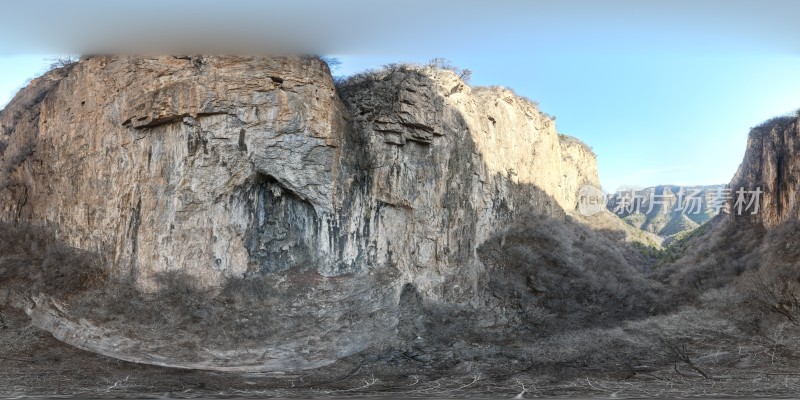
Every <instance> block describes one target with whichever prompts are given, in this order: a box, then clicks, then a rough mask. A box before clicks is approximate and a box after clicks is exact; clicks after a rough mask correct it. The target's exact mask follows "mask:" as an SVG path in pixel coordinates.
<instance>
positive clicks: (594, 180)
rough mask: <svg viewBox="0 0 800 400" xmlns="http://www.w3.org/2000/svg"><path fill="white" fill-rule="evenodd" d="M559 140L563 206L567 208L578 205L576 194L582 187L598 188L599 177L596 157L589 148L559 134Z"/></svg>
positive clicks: (570, 137) (572, 138) (578, 141)
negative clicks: (563, 196)
mask: <svg viewBox="0 0 800 400" xmlns="http://www.w3.org/2000/svg"><path fill="white" fill-rule="evenodd" d="M559 138H560V139H561V140H560V143H561V165H562V173H563V174H562V176H563V180H562V182H563V183H562V187H563V189H564V195H565V196H566V197H565V198H564V204H565V205H566V206H567V207H569V206H571V205H572V206H574V205H575V204H577V203H578V192H580V190H581V187H583V186H584V185H592V186H594V187H596V188H600V176H599V174H598V172H597V157H596V156H595V154H594V151H592V149H591V148H590V147H589V146H587V145H586V144H585V143H583V142H581V141H580V140H578V139H576V138H574V137H572V136H568V135H564V134H560V135H559Z"/></svg>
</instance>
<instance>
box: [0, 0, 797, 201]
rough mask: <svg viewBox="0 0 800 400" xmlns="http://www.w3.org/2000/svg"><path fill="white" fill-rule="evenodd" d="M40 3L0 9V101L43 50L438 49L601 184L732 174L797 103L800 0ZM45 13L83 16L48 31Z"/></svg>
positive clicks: (347, 70)
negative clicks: (550, 124)
mask: <svg viewBox="0 0 800 400" xmlns="http://www.w3.org/2000/svg"><path fill="white" fill-rule="evenodd" d="M148 1H150V0H146V1H145V3H147V2H148ZM39 3H46V4H48V5H51V6H52V7H43V6H42V5H41V4H38V3H37V4H38V7H37V6H36V5H34V6H28V5H23V4H22V3H19V4H14V5H12V6H11V7H10V9H8V10H7V12H6V13H5V14H4V15H3V16H2V17H0V18H2V21H3V24H1V25H0V37H2V38H3V39H0V72H2V74H0V105H3V104H5V103H6V102H7V100H8V99H9V98H10V96H11V95H13V93H14V92H16V90H17V89H19V88H20V87H21V86H23V85H24V83H25V81H26V80H27V79H29V78H32V77H34V76H36V75H38V74H40V73H41V72H43V71H44V70H45V69H46V66H47V65H48V64H49V61H46V60H45V59H47V58H50V57H52V56H47V55H46V54H64V53H72V54H78V53H83V54H85V53H96V52H113V51H115V50H116V51H117V52H165V51H176V50H189V49H191V50H203V51H216V52H222V51H221V49H227V48H231V49H233V50H232V51H231V52H265V51H270V50H274V49H279V50H284V51H285V50H287V49H289V50H293V51H302V52H306V53H318V54H332V55H335V56H336V57H338V58H339V59H340V60H341V61H342V65H341V66H340V68H339V69H338V70H336V71H334V74H335V75H349V74H352V73H355V72H359V71H362V70H364V69H368V68H375V67H378V66H380V65H382V64H386V63H392V62H403V61H410V62H418V63H424V62H426V61H428V60H429V59H431V58H434V57H444V58H447V59H449V60H451V61H452V63H453V64H454V65H456V66H458V67H461V68H469V69H471V70H472V71H473V76H472V84H473V85H502V86H507V87H510V88H513V89H514V90H515V91H516V92H517V93H519V94H521V95H524V96H527V97H529V98H531V99H533V100H536V101H538V102H539V103H540V108H541V109H542V110H543V111H545V112H547V113H549V114H551V115H555V116H556V117H557V120H556V125H557V127H558V129H559V131H560V132H563V133H567V134H570V135H573V136H576V137H578V138H580V139H581V140H583V141H584V142H586V143H587V144H588V145H590V146H591V147H592V148H593V149H594V150H595V152H596V153H597V155H598V164H599V170H600V178H601V182H602V183H603V186H604V187H605V189H607V190H614V189H616V188H617V187H618V186H620V185H641V186H652V185H656V184H679V185H696V184H715V183H727V182H728V181H729V180H730V178H731V177H732V175H733V174H734V173H735V171H736V168H737V166H738V165H739V163H740V162H741V160H742V156H743V154H744V149H745V145H746V140H747V134H748V131H749V128H750V127H752V126H754V125H757V124H758V123H759V122H761V121H763V120H766V119H768V118H771V117H773V116H777V115H780V114H784V113H788V112H791V111H793V110H796V109H798V108H800V41H798V40H797V38H800V24H797V23H796V21H795V20H796V17H797V16H798V15H800V2H798V1H789V0H771V1H760V2H752V1H744V0H725V1H722V0H708V1H684V0H677V1H673V2H669V3H665V2H664V3H663V4H658V3H661V2H658V3H657V2H641V1H632V0H628V1H623V0H612V1H606V2H592V1H581V0H560V1H530V2H523V1H514V0H499V1H492V2H478V1H461V2H455V1H444V2H430V1H418V0H412V1H409V2H402V3H394V4H391V5H390V4H389V3H381V2H366V1H355V0H350V1H344V2H340V3H337V4H336V5H335V6H334V5H330V4H329V3H326V2H322V1H315V0H306V1H300V2H293V3H289V2H263V3H256V4H261V5H253V3H249V2H246V1H243V0H235V1H233V3H236V4H235V5H227V6H226V8H225V10H215V9H214V8H213V7H212V5H214V4H217V3H214V2H204V1H201V2H200V3H207V5H208V6H209V8H208V10H207V11H202V10H204V8H203V7H201V6H198V3H197V2H195V3H191V4H193V5H194V7H192V8H191V10H193V11H186V8H183V9H181V8H180V6H181V5H183V6H186V5H187V4H189V3H187V2H185V1H176V2H172V3H169V4H170V5H167V6H165V5H163V3H158V5H156V3H155V2H154V4H151V6H152V7H156V8H157V9H159V10H161V11H160V12H159V13H157V14H155V15H151V19H150V20H149V21H150V22H149V24H150V25H148V26H141V24H142V23H143V22H142V20H141V19H138V20H137V15H138V14H137V13H140V12H142V11H141V10H148V9H149V8H148V6H146V5H142V4H141V3H137V4H136V6H137V7H136V8H134V7H132V6H131V8H130V10H120V8H124V7H126V6H124V5H115V6H109V5H108V4H109V3H114V2H99V1H84V2H78V4H83V5H86V8H85V9H81V7H75V6H71V7H70V8H64V7H63V6H56V4H61V3H57V2H39ZM600 3H602V4H600ZM25 4H28V3H25ZM265 4H267V5H268V6H265ZM26 7H28V8H26ZM59 7H60V8H59ZM170 7H176V9H175V10H174V11H175V13H174V14H171V13H170V12H169V11H170ZM53 8H54V9H53ZM73 8H75V9H77V11H76V10H75V9H73ZM42 10H46V11H44V12H43V11H42ZM198 10H199V11H198ZM309 10H314V11H316V12H311V11H309ZM26 13H28V14H30V15H32V16H35V19H30V18H28V20H26V15H28V14H26ZM69 13H75V15H74V16H72V17H70V16H69ZM104 13H105V14H104ZM187 13H189V14H187ZM51 14H52V15H51ZM169 15H181V16H182V18H180V19H170V18H166V17H165V16H169ZM106 16H113V17H109V18H104V17H106ZM119 16H125V17H126V19H120V20H116V19H115V18H117V17H119ZM187 17H191V18H187ZM50 18H52V19H53V20H54V21H55V20H57V19H59V18H60V19H63V18H74V20H75V21H78V22H82V21H86V22H87V23H78V24H76V25H75V26H74V27H72V28H71V29H70V30H69V31H61V32H58V34H57V35H52V37H49V36H47V35H46V33H47V28H46V27H47V26H49V25H48V24H49V23H52V22H53V21H50V20H49V19H50ZM203 18H209V20H208V21H209V22H207V23H203V21H204V19H203ZM91 21H103V23H102V24H93V23H89V22H91ZM126 21H129V22H126ZM182 21H191V22H192V24H188V22H187V25H185V26H184V25H182V24H183V23H184V22H182ZM137 23H138V24H139V25H136V24H137ZM166 27H168V28H166ZM144 28H147V29H144ZM101 29H104V30H103V31H102V34H98V33H99V32H98V30H101ZM193 29H194V30H193ZM26 30H28V31H30V32H25V31H26ZM222 32H225V33H222ZM11 33H13V35H12V34H11ZM51 33H53V32H51ZM137 35H139V36H137ZM159 35H160V36H159ZM204 35H205V36H204ZM210 35H215V36H210ZM156 37H159V38H164V39H163V40H157V39H155V38H156ZM288 38H291V39H288ZM200 43H205V45H202V44H200ZM233 43H235V45H234V44H233ZM226 45H227V46H230V47H225V46H226ZM115 46H116V47H115Z"/></svg>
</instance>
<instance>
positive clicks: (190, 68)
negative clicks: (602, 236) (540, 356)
mask: <svg viewBox="0 0 800 400" xmlns="http://www.w3.org/2000/svg"><path fill="white" fill-rule="evenodd" d="M0 128H2V129H1V130H2V137H1V138H0V144H2V145H1V146H0V157H2V158H0V159H1V160H2V167H3V169H2V177H1V178H0V179H2V183H3V186H2V187H0V207H2V210H1V211H2V213H1V214H0V216H1V217H2V219H3V220H6V221H11V222H18V223H19V222H36V223H48V224H49V225H50V226H52V227H54V228H55V230H56V232H57V237H58V238H59V239H60V240H62V241H64V242H66V243H67V244H69V245H71V246H74V247H76V248H79V249H84V250H88V251H91V252H94V253H97V254H101V255H102V256H103V257H104V259H105V260H107V268H108V272H109V274H110V275H111V276H115V277H129V278H130V280H131V281H132V282H134V283H135V285H136V287H137V288H138V290H140V291H143V292H156V291H158V290H160V288H161V287H162V286H163V282H164V280H163V279H162V278H163V277H164V276H165V274H170V273H172V274H174V273H180V274H182V275H185V276H186V277H187V278H189V279H191V280H192V282H194V285H195V286H196V287H197V288H199V289H198V290H200V289H202V290H211V291H212V292H213V291H214V290H221V289H220V288H223V287H224V286H225V285H226V282H230V281H232V280H241V279H244V280H248V279H250V280H253V281H254V282H259V284H260V285H262V286H263V287H262V288H261V289H259V290H261V291H262V292H263V293H262V295H263V296H264V298H265V299H266V300H265V301H267V303H268V304H271V305H270V306H264V307H262V308H260V309H259V312H260V313H262V314H263V316H264V317H265V318H266V317H268V318H270V319H271V320H272V321H279V322H275V323H274V325H275V331H274V332H272V331H270V333H269V334H265V335H266V336H265V337H262V338H261V339H260V340H259V341H255V342H253V343H251V344H249V345H247V346H245V345H243V344H241V343H232V342H214V341H211V340H204V339H203V337H202V335H201V336H193V337H184V338H183V340H184V341H185V343H184V344H182V345H181V346H183V347H186V348H188V347H191V348H192V349H194V350H192V351H188V350H187V351H185V352H175V351H169V349H170V344H169V343H171V341H172V342H173V343H174V340H175V339H174V332H161V333H159V332H155V331H148V330H146V329H143V330H141V331H135V332H124V331H122V330H121V329H120V328H119V325H113V324H112V323H110V322H109V323H106V324H105V325H104V324H103V323H101V322H98V320H97V318H92V317H91V315H82V314H79V313H77V311H74V310H70V309H69V307H66V306H64V305H63V304H60V303H58V302H57V301H55V300H52V299H48V298H46V297H38V296H33V297H32V298H29V299H27V301H26V303H25V305H24V306H25V307H26V308H27V309H28V312H29V314H31V315H32V316H33V317H34V320H35V322H36V323H37V324H39V325H40V326H43V327H45V328H46V329H48V330H50V331H52V332H53V333H54V334H55V335H56V336H57V337H58V338H59V339H62V340H64V341H67V342H69V343H72V344H74V345H76V346H79V347H82V348H85V349H89V350H92V351H97V352H100V353H104V354H108V355H112V356H115V357H119V358H123V359H130V360H134V361H140V362H149V363H155V364H162V365H175V366H182V367H192V368H212V369H241V370H275V369H296V368H309V367H314V366H319V365H323V364H326V363H330V362H332V361H334V360H336V359H337V358H339V357H342V356H345V355H347V354H352V353H354V352H357V351H359V350H361V349H364V348H365V347H367V346H369V345H371V344H375V343H378V342H380V341H382V340H386V339H387V338H390V337H392V335H394V334H395V333H394V329H395V327H396V325H397V321H398V318H399V317H398V312H399V311H398V310H399V308H400V307H401V306H402V304H401V303H402V301H401V300H402V299H401V297H402V296H401V294H402V293H408V292H409V290H410V291H413V292H414V293H418V295H419V296H420V297H421V298H422V299H423V300H424V301H440V302H445V303H452V304H472V305H478V304H480V303H481V302H482V301H483V300H481V296H480V295H479V294H480V293H482V291H483V290H484V289H483V288H482V287H481V284H480V279H481V278H480V277H481V276H483V275H484V274H485V273H486V267H485V266H484V264H483V263H482V262H481V260H480V259H479V258H478V256H477V255H476V249H477V248H478V247H479V246H480V245H481V244H482V243H484V242H485V241H487V240H488V239H489V238H490V237H492V236H493V235H495V234H497V233H501V232H503V231H504V230H505V229H506V227H507V224H508V223H509V222H510V221H512V219H514V218H515V217H517V216H520V215H524V214H530V213H535V214H539V215H547V216H552V217H555V218H563V215H564V210H565V209H566V210H573V209H574V208H575V202H576V188H579V187H580V186H581V185H582V184H584V183H597V168H596V164H595V161H594V156H593V154H591V151H590V150H588V149H586V148H585V145H582V144H580V143H577V142H576V141H574V140H570V141H568V142H567V143H565V142H563V141H560V140H559V135H558V133H557V131H556V128H555V125H554V123H553V121H552V120H551V119H550V118H549V117H547V116H546V115H544V114H543V113H541V112H539V111H538V110H537V109H536V107H535V106H534V105H533V104H531V103H530V102H528V101H527V100H525V99H523V98H520V97H518V96H516V95H514V94H513V93H512V92H510V91H508V90H506V89H502V88H470V87H469V86H467V85H465V84H464V83H463V82H462V81H460V80H459V78H458V77H457V76H456V75H455V74H454V73H453V72H451V71H447V70H437V69H432V68H422V67H392V68H387V69H385V70H382V71H379V72H375V73H372V74H365V75H362V76H358V77H354V78H352V79H350V80H349V81H347V82H344V83H343V84H342V85H341V86H340V87H339V90H338V93H337V89H336V88H335V87H334V83H333V80H332V78H331V76H330V73H329V71H328V68H327V66H326V65H325V63H323V62H322V61H320V60H319V59H316V58H302V57H273V58H266V57H217V56H202V57H200V56H198V57H169V56H163V57H88V58H85V59H83V60H81V62H79V63H77V64H74V65H70V66H67V67H65V68H61V69H58V70H55V71H51V72H50V73H48V74H46V75H44V76H42V77H40V78H37V79H35V80H34V81H33V82H32V83H31V85H29V86H28V87H27V88H25V89H24V90H22V91H21V92H20V93H19V94H18V95H17V96H16V97H15V98H14V100H13V101H12V102H11V103H10V104H9V105H8V106H7V107H6V109H4V110H3V111H2V114H0ZM264 293H266V294H264ZM286 321H295V322H293V323H288V322H286ZM159 335H160V336H159ZM170 335H173V336H170ZM248 346H249V347H248ZM245 347H246V348H245ZM165 349H167V350H165Z"/></svg>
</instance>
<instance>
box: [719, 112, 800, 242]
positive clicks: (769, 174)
mask: <svg viewBox="0 0 800 400" xmlns="http://www.w3.org/2000/svg"><path fill="white" fill-rule="evenodd" d="M799 137H800V120H798V118H796V117H778V118H775V119H773V120H770V121H768V122H766V123H764V124H762V125H761V126H759V127H756V128H753V130H751V131H750V136H749V137H748V139H747V151H746V152H745V156H744V160H743V161H742V164H741V165H740V166H739V170H738V171H737V172H736V175H734V177H733V179H732V180H731V183H730V188H731V189H732V191H733V193H732V196H733V199H732V200H731V202H730V204H729V206H730V209H731V216H732V218H734V219H742V218H744V219H748V220H751V221H756V222H760V223H761V224H763V225H764V226H765V227H766V228H772V227H775V226H777V225H779V224H780V223H781V222H784V221H786V220H789V219H794V220H796V219H798V217H800V207H798V202H797V196H798V191H799V190H800V138H799ZM740 188H744V189H745V190H756V189H757V188H760V189H761V190H762V191H763V195H762V197H761V201H760V205H759V210H758V212H757V213H756V214H755V215H752V214H751V213H750V212H746V213H743V214H744V215H741V216H740V215H738V213H737V212H736V211H737V210H736V200H737V195H736V191H738V190H739V189H740Z"/></svg>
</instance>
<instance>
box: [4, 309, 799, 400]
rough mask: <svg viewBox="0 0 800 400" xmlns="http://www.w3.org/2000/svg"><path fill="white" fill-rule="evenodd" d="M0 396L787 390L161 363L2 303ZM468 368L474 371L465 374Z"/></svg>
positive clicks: (639, 380) (648, 375)
mask: <svg viewBox="0 0 800 400" xmlns="http://www.w3.org/2000/svg"><path fill="white" fill-rule="evenodd" d="M0 312H2V315H3V317H4V321H5V327H3V328H0V344H1V345H2V348H0V397H6V398H8V397H19V396H31V397H37V396H67V397H121V398H125V397H137V398H141V397H147V398H164V397H169V398H199V397H203V398H209V397H214V398H248V397H326V398H327V397H330V398H337V397H394V396H397V395H399V394H401V393H402V394H403V397H407V398H428V397H437V398H442V397H458V398H463V397H492V398H497V397H503V398H515V397H516V398H526V397H539V396H567V397H572V396H575V397H586V396H602V397H606V396H613V397H663V396H670V397H673V396H679V397H693V396H719V397H731V396H782V397H785V396H796V395H798V394H800V373H797V371H796V370H794V369H786V368H784V369H783V370H781V369H780V368H779V369H771V370H765V369H763V368H759V369H758V370H755V369H754V370H747V369H739V370H736V371H726V372H727V374H724V375H719V374H715V376H712V377H711V378H710V379H704V378H702V377H700V376H692V375H689V374H686V373H685V372H683V373H676V371H670V370H639V371H631V372H630V373H627V374H619V373H615V374H612V375H608V374H606V375H604V374H598V373H596V372H592V373H588V372H587V373H586V374H584V375H583V376H581V375H582V374H581V373H580V371H577V372H576V371H573V372H572V373H570V374H568V375H569V376H568V377H566V376H564V375H563V374H560V375H558V376H556V374H554V373H552V372H548V371H538V370H535V369H533V368H531V367H530V366H525V365H513V364H511V365H508V366H506V367H499V368H492V369H485V371H487V372H474V371H479V370H481V369H482V367H481V361H482V360H474V361H468V360H467V361H464V362H462V363H461V364H462V365H459V366H453V365H450V366H447V365H443V364H436V363H435V362H432V361H431V360H430V357H427V356H422V355H419V354H414V353H408V352H403V353H388V354H363V355H358V356H354V357H350V358H349V359H345V360H342V361H340V362H338V363H336V364H334V365H331V366H328V367H325V368H322V369H318V370H312V371H304V372H301V373H294V374H289V373H260V374H244V373H220V372H210V371H195V370H181V369H169V368H161V367H155V366H149V365H139V364H134V363H128V362H124V361H119V360H115V359H111V358H107V357H104V356H100V355H96V354H92V353H88V352H85V351H82V350H78V349H75V348H72V347H70V346H67V345H65V344H63V343H61V342H59V341H57V340H55V339H54V338H53V337H52V336H51V335H50V334H49V333H47V332H45V331H43V330H41V329H38V328H36V327H33V326H31V325H30V324H29V320H28V318H27V316H26V315H25V314H23V313H21V312H20V311H17V310H10V309H4V310H2V311H0ZM469 371H473V372H469Z"/></svg>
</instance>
